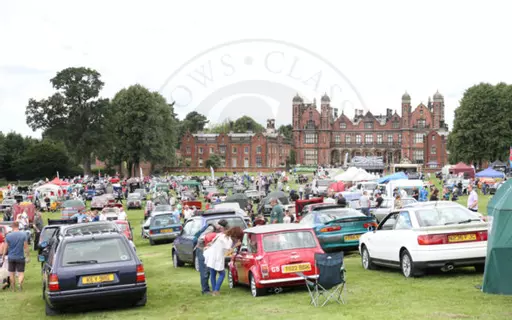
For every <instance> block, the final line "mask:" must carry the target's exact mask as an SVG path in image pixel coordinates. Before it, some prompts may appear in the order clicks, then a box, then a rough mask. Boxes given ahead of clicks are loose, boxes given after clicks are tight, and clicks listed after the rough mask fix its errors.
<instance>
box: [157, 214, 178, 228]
mask: <svg viewBox="0 0 512 320" xmlns="http://www.w3.org/2000/svg"><path fill="white" fill-rule="evenodd" d="M178 223H179V222H178V221H176V218H175V217H174V216H173V215H172V214H161V215H157V216H154V217H153V218H152V219H151V226H152V227H165V226H170V225H172V224H178Z"/></svg>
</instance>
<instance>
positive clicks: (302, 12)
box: [0, 0, 512, 134]
mask: <svg viewBox="0 0 512 320" xmlns="http://www.w3.org/2000/svg"><path fill="white" fill-rule="evenodd" d="M511 7H512V4H510V3H509V2H508V1H487V2H480V1H478V2H477V1H422V2H419V1H378V0H376V1H357V2H353V1H350V2H348V1H347V2H343V1H321V0H320V1H314V2H309V1H308V2H301V1H296V2H288V1H275V0H274V1H253V2H246V1H243V2H242V1H164V0H162V1H144V2H141V1H120V0H119V1H118V0H110V1H97V0H96V1H82V2H77V1H51V0H47V1H37V0H34V1H25V0H18V1H3V2H2V3H1V4H0V30H1V31H0V33H1V35H2V38H1V41H2V42H1V43H2V50H0V114H1V115H2V116H1V117H0V130H1V131H8V130H16V131H19V132H22V133H23V134H34V133H32V132H31V130H30V129H29V128H28V127H27V126H26V124H25V119H24V109H25V106H26V103H27V101H28V99H29V98H31V97H36V98H42V97H45V96H47V95H49V94H51V93H52V90H51V87H50V85H49V82H48V80H49V78H51V77H52V76H53V75H54V74H55V72H57V71H58V70H60V69H63V68H66V67H68V66H87V67H91V68H95V69H97V70H98V71H99V72H100V73H102V75H103V80H104V81H105V83H106V86H105V90H104V92H103V95H104V96H107V97H111V96H112V95H114V94H115V93H116V92H117V91H118V90H119V89H121V88H122V87H126V86H129V85H131V84H134V83H141V84H143V85H145V86H148V87H150V88H152V89H153V90H158V89H159V88H160V87H161V86H162V85H163V84H164V83H165V80H166V79H167V77H169V75H170V74H172V72H173V71H174V70H176V69H177V68H179V67H180V66H181V65H182V64H183V63H185V62H186V61H187V60H188V59H190V58H191V57H193V56H195V55H196V54H198V53H200V52H202V51H204V50H207V49H209V48H211V47H212V46H215V45H218V44H220V43H224V42H227V41H232V40H239V39H247V38H270V39H279V40H285V41H288V42H292V43H295V44H298V45H300V46H302V47H304V48H306V49H309V50H311V51H314V52H316V53H318V54H320V55H321V56H323V57H324V58H325V59H326V60H328V61H330V62H331V63H332V64H333V65H335V66H336V67H337V68H338V69H339V70H340V71H341V72H342V73H343V74H344V75H345V76H346V77H347V78H348V80H349V81H350V83H352V84H353V85H354V87H355V88H356V90H357V92H358V93H359V94H360V95H361V97H362V98H363V100H364V101H365V103H366V106H367V107H368V108H369V109H370V110H371V111H372V112H373V113H376V114H378V113H380V112H382V113H383V112H385V109H386V108H392V109H396V110H397V111H399V109H400V97H401V95H402V93H403V92H404V91H405V90H407V91H408V92H409V93H410V95H411V97H412V102H413V104H414V105H417V104H419V103H420V102H421V101H423V102H425V103H426V102H427V99H428V96H432V95H433V94H434V93H435V91H436V90H439V91H440V92H441V93H442V94H443V95H444V96H445V104H446V119H447V121H448V122H449V123H450V124H451V122H452V121H453V110H454V109H455V107H456V106H457V105H458V101H459V100H460V98H461V97H462V94H463V92H464V90H465V89H466V88H467V87H469V86H471V85H473V84H476V83H478V82H481V81H485V82H492V83H496V82H499V81H505V82H512V79H511V78H512V72H511V71H512V70H511V69H512V68H511V66H510V64H509V63H508V62H509V59H508V58H509V57H510V56H511V53H512V52H511V51H512V50H511V45H510V43H509V42H508V41H506V39H508V33H509V32H508V31H509V30H511V24H512V21H511V20H510V19H509V17H508V12H510V9H511ZM230 53H233V52H230ZM236 53H237V54H239V53H243V52H236ZM313 68H314V67H313ZM299 89H300V88H298V89H297V90H299ZM316 97H317V99H319V98H320V94H317V95H316ZM310 98H313V97H310ZM290 100H291V97H290ZM340 103H341V101H336V100H334V99H333V104H334V105H337V104H338V105H339V104H340ZM245 110H247V111H245ZM265 110H266V109H265ZM243 112H247V113H249V114H251V113H252V114H254V113H255V112H256V113H257V112H258V107H257V106H251V108H248V109H244V111H243ZM289 115H290V118H291V105H290V111H289ZM258 118H260V117H258Z"/></svg>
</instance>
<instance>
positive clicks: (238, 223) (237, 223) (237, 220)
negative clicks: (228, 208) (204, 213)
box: [206, 217, 247, 229]
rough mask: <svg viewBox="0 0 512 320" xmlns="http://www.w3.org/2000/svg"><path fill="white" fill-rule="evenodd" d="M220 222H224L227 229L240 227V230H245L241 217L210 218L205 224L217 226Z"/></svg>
mask: <svg viewBox="0 0 512 320" xmlns="http://www.w3.org/2000/svg"><path fill="white" fill-rule="evenodd" d="M220 220H226V221H227V222H228V228H233V227H240V228H242V229H245V228H247V226H246V224H245V222H244V220H243V219H242V218H241V217H229V218H226V217H222V218H210V219H208V220H206V224H213V225H217V224H218V223H219V221H220Z"/></svg>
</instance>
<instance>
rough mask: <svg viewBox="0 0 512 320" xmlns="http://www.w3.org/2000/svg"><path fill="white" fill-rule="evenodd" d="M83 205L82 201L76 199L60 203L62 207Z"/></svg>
mask: <svg viewBox="0 0 512 320" xmlns="http://www.w3.org/2000/svg"><path fill="white" fill-rule="evenodd" d="M83 206H84V203H83V202H82V201H77V200H68V201H64V203H63V204H62V207H63V208H77V207H83Z"/></svg>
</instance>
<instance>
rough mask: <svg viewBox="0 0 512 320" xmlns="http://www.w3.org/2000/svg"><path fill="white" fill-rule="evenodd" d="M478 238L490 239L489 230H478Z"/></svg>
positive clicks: (481, 239)
mask: <svg viewBox="0 0 512 320" xmlns="http://www.w3.org/2000/svg"><path fill="white" fill-rule="evenodd" d="M476 238H477V239H478V240H479V241H487V239H488V233H487V230H485V231H478V232H477V233H476Z"/></svg>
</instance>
